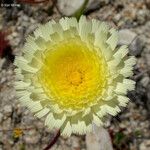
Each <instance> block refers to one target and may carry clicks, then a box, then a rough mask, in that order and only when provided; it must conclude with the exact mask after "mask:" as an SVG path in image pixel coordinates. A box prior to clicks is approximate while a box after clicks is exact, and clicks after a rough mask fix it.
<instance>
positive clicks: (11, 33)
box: [0, 0, 150, 150]
mask: <svg viewBox="0 0 150 150" xmlns="http://www.w3.org/2000/svg"><path fill="white" fill-rule="evenodd" d="M81 14H84V15H86V16H87V18H88V19H92V18H95V19H98V20H100V21H107V22H108V23H109V24H110V26H112V27H114V28H116V29H118V30H119V37H120V40H119V42H118V44H119V45H122V44H127V45H129V51H130V55H134V56H135V57H136V58H137V64H136V66H135V68H134V76H133V77H132V79H133V80H135V81H136V90H135V91H133V92H130V93H128V96H129V98H130V99H131V101H130V103H129V104H128V106H127V108H125V109H122V112H121V113H120V114H118V115H117V116H116V117H113V118H110V120H108V121H107V122H106V124H105V128H106V129H107V131H108V133H109V135H110V137H111V142H112V144H113V148H114V150H150V0H57V1H56V0H0V150H42V149H43V148H44V147H45V146H46V145H47V144H48V143H49V141H50V139H52V138H53V137H54V135H55V133H56V131H49V130H48V129H47V128H46V127H45V126H44V123H43V121H42V120H39V119H36V118H35V117H34V116H33V115H32V114H31V113H30V112H29V111H28V110H27V109H26V108H24V107H22V106H20V104H19V103H18V101H17V99H16V97H15V90H14V87H13V82H14V79H15V74H14V66H13V62H14V57H15V55H20V54H22V51H21V49H22V47H23V45H24V42H25V39H26V37H27V36H28V35H29V34H30V33H32V32H33V31H34V29H36V27H37V26H38V25H39V24H41V23H42V24H43V23H46V22H47V21H49V20H51V19H54V20H58V19H59V18H61V17H62V16H75V17H77V18H79V17H80V15H81ZM52 150H91V149H89V148H88V147H87V141H86V138H85V136H77V135H72V136H71V137H70V138H68V139H67V138H63V137H61V138H59V139H58V141H57V143H56V144H55V145H54V146H53V148H52Z"/></svg>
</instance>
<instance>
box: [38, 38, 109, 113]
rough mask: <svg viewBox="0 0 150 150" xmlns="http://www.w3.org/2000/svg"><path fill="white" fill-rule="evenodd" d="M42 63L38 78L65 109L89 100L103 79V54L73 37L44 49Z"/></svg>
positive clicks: (94, 97)
mask: <svg viewBox="0 0 150 150" xmlns="http://www.w3.org/2000/svg"><path fill="white" fill-rule="evenodd" d="M43 64H44V65H43V66H42V68H41V70H40V71H39V73H38V79H39V82H40V83H41V85H42V86H43V88H44V90H45V91H46V93H47V95H48V96H49V97H50V98H51V100H52V101H53V102H54V103H57V104H58V105H59V106H60V107H62V108H65V109H68V108H71V109H73V110H80V109H83V108H85V107H88V106H89V105H90V104H93V103H94V102H96V100H97V98H98V97H99V96H100V95H101V94H102V92H103V88H104V87H105V86H106V83H107V80H106V76H107V65H106V63H105V60H104V58H103V57H102V56H101V55H100V53H99V52H97V51H96V50H94V49H93V47H92V46H89V47H87V45H86V44H85V43H84V42H82V41H81V40H79V39H77V38H76V39H70V40H66V41H62V42H60V43H59V44H57V45H54V46H53V47H52V48H50V49H48V50H47V51H46V52H45V57H44V58H43Z"/></svg>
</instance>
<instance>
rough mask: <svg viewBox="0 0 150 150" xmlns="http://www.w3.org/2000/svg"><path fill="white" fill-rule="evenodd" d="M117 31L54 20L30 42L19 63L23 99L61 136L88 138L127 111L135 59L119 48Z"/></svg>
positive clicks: (101, 25) (83, 21) (100, 25)
mask: <svg viewBox="0 0 150 150" xmlns="http://www.w3.org/2000/svg"><path fill="white" fill-rule="evenodd" d="M117 41H118V32H117V31H116V30H115V29H110V28H109V27H108V26H107V25H106V24H105V23H104V22H100V21H97V20H95V19H93V20H91V21H87V20H86V18H85V17H81V19H80V20H79V23H78V22H77V20H76V19H75V18H62V19H60V20H59V22H57V23H56V22H55V21H50V22H48V23H46V24H45V25H41V26H40V27H39V28H38V29H36V30H35V31H34V35H33V36H29V37H28V38H27V42H26V44H25V46H24V48H23V53H24V54H23V55H22V56H17V57H16V59H15V65H16V66H17V68H16V69H15V72H16V75H17V80H18V81H16V83H15V88H16V91H17V95H18V97H19V101H20V102H21V103H22V104H23V105H25V106H27V107H28V108H29V109H30V110H31V111H32V112H33V113H34V114H35V116H37V117H38V118H41V117H45V125H46V126H48V127H49V128H50V129H51V128H60V130H61V134H62V135H66V136H70V135H71V133H78V134H85V133H86V132H90V131H91V130H92V123H95V124H96V125H98V126H99V125H102V124H103V117H104V116H106V115H107V114H110V115H113V116H115V115H116V114H117V113H118V112H120V108H119V106H123V107H125V106H126V104H127V102H128V101H129V99H128V98H127V97H126V94H127V92H128V91H130V90H133V89H134V86H135V82H134V81H132V80H130V79H127V77H129V76H131V75H132V74H133V72H132V70H133V65H134V64H135V58H134V57H133V56H130V57H129V56H127V53H128V49H127V46H121V47H117Z"/></svg>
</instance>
